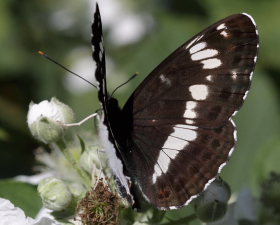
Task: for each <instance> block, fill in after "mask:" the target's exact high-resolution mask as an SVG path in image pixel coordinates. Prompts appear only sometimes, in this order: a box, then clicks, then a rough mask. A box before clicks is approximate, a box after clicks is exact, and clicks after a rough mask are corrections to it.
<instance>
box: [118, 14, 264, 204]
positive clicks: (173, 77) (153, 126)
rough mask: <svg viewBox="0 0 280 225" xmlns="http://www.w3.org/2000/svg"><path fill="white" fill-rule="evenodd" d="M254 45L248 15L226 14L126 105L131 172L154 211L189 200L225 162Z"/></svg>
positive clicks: (254, 32)
mask: <svg viewBox="0 0 280 225" xmlns="http://www.w3.org/2000/svg"><path fill="white" fill-rule="evenodd" d="M258 47H259V38H258V31H257V28H256V24H255V22H254V20H253V18H252V17H251V16H250V15H248V14H245V13H244V14H235V15H232V16H229V17H227V18H225V19H223V20H220V21H218V22H217V23H215V24H213V25H211V26H209V27H208V28H206V29H205V30H203V31H202V32H200V33H199V34H197V35H195V36H194V37H193V38H192V39H191V40H190V41H188V42H186V43H185V44H183V45H182V46H181V47H179V48H178V49H177V50H176V51H175V52H173V53H172V54H171V55H170V56H168V57H167V58H166V59H165V60H164V61H163V62H162V63H161V64H160V65H159V66H158V67H156V68H155V69H154V70H153V71H152V72H151V73H150V74H149V75H148V76H147V78H146V79H145V80H144V81H143V82H142V83H141V84H140V86H139V87H138V88H137V89H136V91H135V92H134V94H133V95H132V96H131V97H130V99H129V100H128V102H127V103H126V105H125V106H124V109H123V114H124V115H128V117H130V118H132V120H133V124H132V126H131V130H130V137H129V144H130V149H131V152H132V153H131V154H132V159H133V160H132V161H133V164H131V165H130V166H131V171H134V173H135V174H134V176H135V180H136V182H137V184H138V185H139V188H140V190H141V191H142V192H143V195H144V196H146V198H147V200H148V201H149V202H151V203H152V204H153V205H154V206H156V207H157V208H159V209H164V210H167V209H175V208H178V207H182V206H184V205H187V204H188V203H189V202H190V201H191V200H192V199H194V198H195V197H196V196H198V195H199V194H200V193H201V192H202V191H203V190H205V188H206V187H207V186H208V185H209V184H210V183H211V182H212V181H213V180H214V179H215V178H216V176H217V175H218V174H219V173H220V171H221V169H222V167H223V166H224V165H225V164H226V163H227V161H228V159H229V157H230V155H231V153H232V151H233V149H234V145H235V141H236V130H235V125H234V123H233V121H232V119H231V118H232V116H233V115H234V114H235V113H236V112H237V111H238V110H239V108H240V107H241V105H242V104H243V102H244V99H245V98H246V96H247V93H248V90H249V87H250V84H251V79H252V74H253V71H254V68H255V64H256V60H257V53H258ZM130 114H131V115H130Z"/></svg>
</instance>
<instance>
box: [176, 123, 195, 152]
mask: <svg viewBox="0 0 280 225" xmlns="http://www.w3.org/2000/svg"><path fill="white" fill-rule="evenodd" d="M171 135H172V136H174V137H177V138H181V139H184V140H186V141H194V140H195V139H196V138H197V132H196V131H195V130H189V129H183V128H179V127H174V132H173V133H172V134H171ZM185 145H186V142H185ZM176 149H177V148H176ZM182 149H183V148H182ZM178 150H181V149H178Z"/></svg>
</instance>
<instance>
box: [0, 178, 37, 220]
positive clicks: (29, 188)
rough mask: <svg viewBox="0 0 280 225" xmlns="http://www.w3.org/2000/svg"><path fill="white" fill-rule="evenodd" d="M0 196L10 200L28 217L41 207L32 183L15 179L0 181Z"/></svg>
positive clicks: (33, 215)
mask: <svg viewBox="0 0 280 225" xmlns="http://www.w3.org/2000/svg"><path fill="white" fill-rule="evenodd" d="M0 197H1V198H5V199H8V200H10V201H11V202H12V203H13V204H14V205H15V206H16V207H19V208H21V209H22V210H23V211H24V212H25V214H26V215H27V216H29V217H33V218H34V217H35V216H36V215H37V213H38V212H39V210H40V209H41V207H42V202H41V199H40V197H39V195H38V192H37V188H36V187H35V186H34V185H31V184H27V183H23V182H18V181H15V180H10V179H9V180H1V181H0Z"/></svg>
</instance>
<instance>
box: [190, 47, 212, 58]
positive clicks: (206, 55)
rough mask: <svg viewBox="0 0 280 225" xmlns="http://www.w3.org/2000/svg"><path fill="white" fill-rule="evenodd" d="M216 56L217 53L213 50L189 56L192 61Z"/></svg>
mask: <svg viewBox="0 0 280 225" xmlns="http://www.w3.org/2000/svg"><path fill="white" fill-rule="evenodd" d="M217 54H218V51H217V50H215V49H205V50H203V51H199V52H196V53H194V54H193V55H191V59H192V60H201V59H206V58H210V57H213V56H215V55H217Z"/></svg>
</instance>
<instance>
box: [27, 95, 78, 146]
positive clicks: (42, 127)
mask: <svg viewBox="0 0 280 225" xmlns="http://www.w3.org/2000/svg"><path fill="white" fill-rule="evenodd" d="M73 120H74V113H73V111H72V109H71V108H69V106H67V105H65V104H63V103H62V102H60V101H58V100H57V99H56V98H52V99H51V101H50V102H49V101H47V100H45V101H42V102H40V103H39V104H34V103H32V102H31V103H30V105H29V111H28V114H27V124H28V127H29V129H30V131H31V133H32V135H33V136H34V137H35V138H36V139H38V140H40V141H42V142H44V143H46V144H47V143H51V142H55V141H57V140H58V139H59V138H61V136H62V134H63V132H64V130H65V128H66V127H65V126H64V124H66V123H71V122H73Z"/></svg>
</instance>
